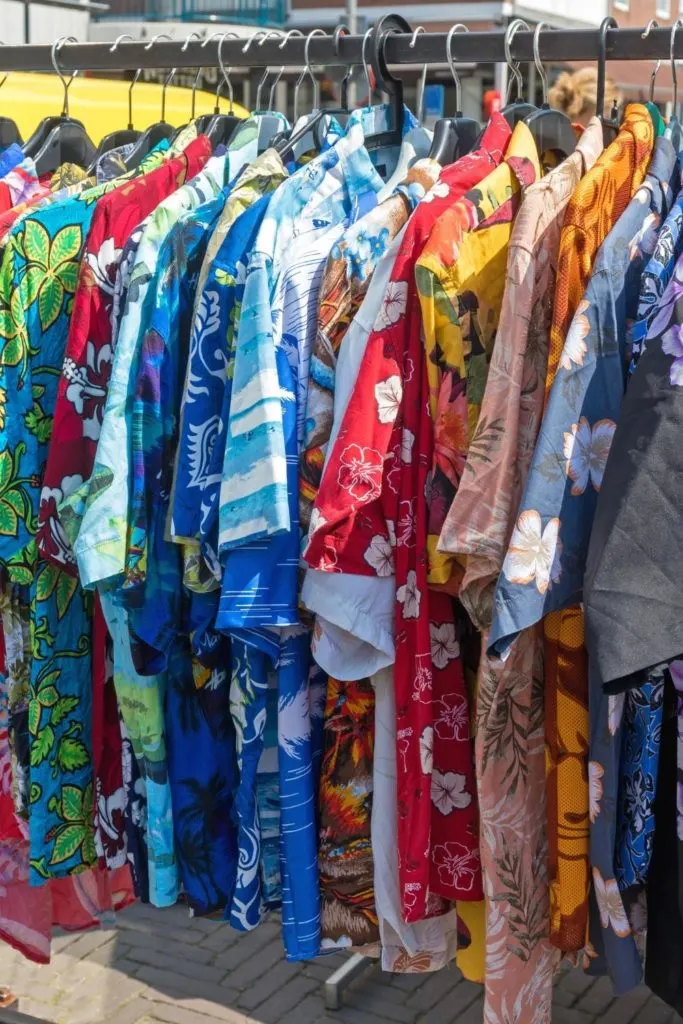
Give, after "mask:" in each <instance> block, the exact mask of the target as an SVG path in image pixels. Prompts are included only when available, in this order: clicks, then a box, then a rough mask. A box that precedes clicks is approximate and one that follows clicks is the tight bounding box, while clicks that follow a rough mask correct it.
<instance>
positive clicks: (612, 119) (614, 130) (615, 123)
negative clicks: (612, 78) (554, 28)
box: [596, 18, 619, 146]
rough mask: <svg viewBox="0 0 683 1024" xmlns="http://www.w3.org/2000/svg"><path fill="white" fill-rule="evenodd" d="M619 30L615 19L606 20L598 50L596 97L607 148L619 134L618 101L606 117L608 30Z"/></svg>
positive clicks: (603, 24) (602, 24) (601, 28)
mask: <svg viewBox="0 0 683 1024" xmlns="http://www.w3.org/2000/svg"><path fill="white" fill-rule="evenodd" d="M610 28H616V29H618V28H619V26H618V24H617V22H616V21H615V20H614V18H604V19H603V21H602V23H601V25H600V34H599V49H598V54H599V55H598V85H597V97H596V112H597V115H598V117H599V118H600V120H601V121H602V141H603V142H604V144H605V146H609V144H610V142H614V140H615V139H616V137H617V134H618V132H619V117H618V115H619V111H618V107H617V101H616V99H615V100H614V103H613V105H612V109H611V111H610V115H609V117H605V113H604V111H605V70H606V66H607V30H608V29H610Z"/></svg>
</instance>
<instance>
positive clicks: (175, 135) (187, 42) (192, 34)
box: [169, 32, 204, 145]
mask: <svg viewBox="0 0 683 1024" xmlns="http://www.w3.org/2000/svg"><path fill="white" fill-rule="evenodd" d="M193 39H196V40H197V41H198V42H199V43H201V44H202V46H203V45H204V43H203V42H202V37H201V35H200V34H199V32H190V34H189V35H188V36H186V37H185V42H184V43H183V45H182V46H181V48H180V52H181V53H185V51H186V50H187V48H188V46H189V45H190V43H191V41H192V40H193ZM201 73H202V68H199V70H198V71H197V74H196V75H195V76H194V84H193V86H192V99H191V101H190V120H189V121H188V122H187V123H186V124H181V125H179V126H178V128H176V129H175V130H174V132H173V135H171V137H170V140H169V142H170V144H171V145H173V143H174V142H175V141H176V139H177V138H178V136H179V135H180V134H181V133H182V132H184V131H185V129H186V128H187V126H188V124H190V123H191V122H193V121H194V119H195V116H194V111H195V104H196V99H197V96H196V93H197V82H198V81H199V76H200V75H201ZM197 132H198V133H199V128H197Z"/></svg>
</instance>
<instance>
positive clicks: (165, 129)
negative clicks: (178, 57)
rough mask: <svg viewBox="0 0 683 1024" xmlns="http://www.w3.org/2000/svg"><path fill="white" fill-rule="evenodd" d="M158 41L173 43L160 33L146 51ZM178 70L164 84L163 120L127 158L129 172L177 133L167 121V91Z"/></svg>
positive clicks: (149, 43) (142, 139)
mask: <svg viewBox="0 0 683 1024" xmlns="http://www.w3.org/2000/svg"><path fill="white" fill-rule="evenodd" d="M158 39H168V40H169V41H170V42H172V40H171V37H170V36H169V35H166V33H165V32H159V33H158V34H157V35H155V36H153V37H152V38H151V39H150V41H149V42H148V43H147V45H146V46H145V49H146V50H151V49H152V47H153V46H154V44H155V43H156V41H157V40H158ZM177 70H178V69H177V68H171V71H170V73H169V74H168V75H167V76H166V78H165V79H164V84H163V86H162V87H161V120H160V121H157V122H156V123H155V124H152V125H150V126H149V128H147V129H145V131H144V132H142V134H141V135H140V137H139V138H138V140H137V142H136V143H135V148H134V149H133V151H132V152H131V153H130V155H129V156H127V157H126V167H127V168H128V170H129V171H132V170H135V168H136V167H139V165H140V163H141V161H142V160H144V159H145V157H146V156H147V155H148V154H149V153H151V151H152V150H153V149H154V147H155V146H158V145H159V143H160V142H163V140H164V139H170V138H171V136H172V135H173V133H174V131H175V129H174V128H173V125H171V124H169V123H168V121H167V120H166V90H167V89H168V86H169V84H170V82H171V79H172V78H173V76H174V75H175V73H176V71H177Z"/></svg>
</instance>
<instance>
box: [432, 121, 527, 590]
mask: <svg viewBox="0 0 683 1024" xmlns="http://www.w3.org/2000/svg"><path fill="white" fill-rule="evenodd" d="M540 173H541V170H540V165H539V163H538V157H537V155H536V146H535V144H534V142H533V139H532V138H531V134H530V132H529V130H528V129H527V128H526V125H524V124H522V125H521V126H517V127H516V129H515V132H514V133H513V135H512V138H511V139H510V143H509V146H508V148H507V150H506V153H505V162H504V163H503V164H501V166H500V167H499V168H497V169H496V170H495V171H493V172H492V173H491V175H489V177H488V178H486V179H485V180H484V181H483V182H482V183H481V186H480V187H478V188H476V189H472V190H471V191H470V192H469V193H468V194H467V195H466V196H464V197H463V199H462V200H461V201H460V202H459V203H456V204H454V205H453V206H451V207H450V208H449V209H448V210H447V211H446V212H445V213H444V214H443V215H442V216H441V217H440V218H439V221H438V222H437V224H436V227H435V228H434V230H433V231H432V234H431V237H430V239H429V242H428V243H427V245H426V246H425V248H424V250H423V252H422V255H421V256H420V258H419V260H418V263H417V267H416V270H415V274H416V280H417V286H418V291H419V295H420V305H421V309H422V322H423V327H424V341H425V351H426V356H427V373H428V378H429V404H430V412H431V416H432V421H433V423H434V461H433V465H432V467H431V476H430V481H429V488H430V498H429V528H428V534H429V536H428V542H427V543H428V550H429V556H430V565H429V580H430V582H431V583H435V584H448V583H449V580H450V576H451V565H450V563H451V559H450V557H449V556H448V555H444V554H443V553H439V552H437V550H436V546H437V542H438V537H439V534H440V533H441V527H442V526H443V522H444V519H445V517H446V513H447V512H448V508H449V506H450V504H451V501H452V500H453V496H454V494H455V492H456V490H457V487H458V483H459V481H460V477H461V476H462V469H463V464H464V461H465V458H466V455H467V448H468V444H469V439H470V437H471V435H472V433H473V431H474V428H475V426H476V423H477V421H478V419H479V409H480V407H481V400H482V397H483V394H484V387H485V383H486V375H487V372H488V362H489V359H490V357H491V352H492V349H493V341H494V338H495V332H496V327H497V325H498V317H499V314H500V306H501V302H502V299H503V287H504V283H505V263H506V259H507V244H508V242H509V240H510V233H511V231H512V221H513V218H514V216H515V214H516V212H517V209H518V208H519V204H520V202H521V197H522V190H523V188H525V187H526V186H528V185H531V184H532V183H533V182H534V181H536V180H537V179H538V178H539V177H540ZM456 590H457V588H456Z"/></svg>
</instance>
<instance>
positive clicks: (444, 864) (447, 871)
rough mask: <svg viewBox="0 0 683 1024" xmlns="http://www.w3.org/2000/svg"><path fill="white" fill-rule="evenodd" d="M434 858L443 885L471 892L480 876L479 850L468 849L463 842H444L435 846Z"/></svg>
mask: <svg viewBox="0 0 683 1024" xmlns="http://www.w3.org/2000/svg"><path fill="white" fill-rule="evenodd" d="M432 858H433V860H434V864H435V865H436V869H437V871H438V874H439V879H440V881H441V883H442V885H448V886H452V887H453V888H456V889H459V890H461V891H462V892H471V891H472V889H474V883H475V881H476V880H477V878H478V876H479V856H478V851H476V850H468V849H467V847H466V846H463V845H462V843H442V844H441V845H440V846H435V847H434V849H433V851H432Z"/></svg>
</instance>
